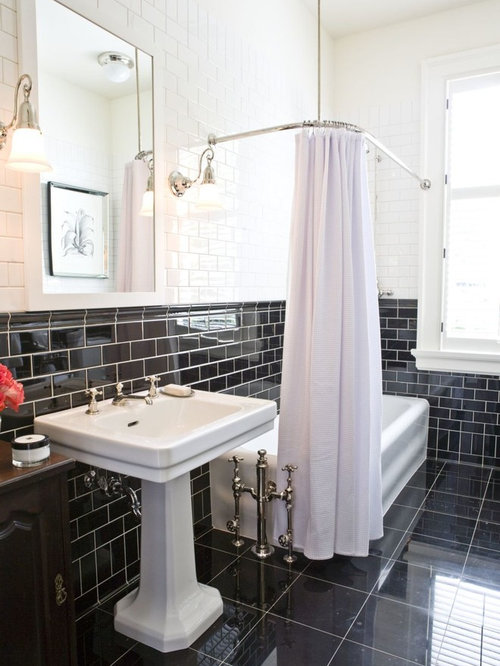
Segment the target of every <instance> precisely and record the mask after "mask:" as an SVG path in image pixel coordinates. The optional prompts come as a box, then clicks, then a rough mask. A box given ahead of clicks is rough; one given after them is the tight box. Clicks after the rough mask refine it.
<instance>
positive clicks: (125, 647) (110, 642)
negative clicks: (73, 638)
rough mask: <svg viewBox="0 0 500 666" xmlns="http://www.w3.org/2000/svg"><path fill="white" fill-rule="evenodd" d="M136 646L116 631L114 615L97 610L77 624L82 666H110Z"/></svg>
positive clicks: (78, 650)
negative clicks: (97, 665) (96, 665)
mask: <svg viewBox="0 0 500 666" xmlns="http://www.w3.org/2000/svg"><path fill="white" fill-rule="evenodd" d="M134 644H135V641H133V640H132V639H131V638H127V636H124V635H123V634H120V633H118V632H116V631H115V630H114V627H113V615H112V614H111V613H108V612H106V611H103V610H100V609H98V610H95V611H93V612H92V613H90V614H89V615H87V616H86V617H85V618H84V619H83V620H80V621H79V622H78V624H77V652H78V663H79V664H81V665H82V666H89V665H92V666H93V665H94V664H99V666H108V665H111V664H114V663H115V661H116V660H117V659H118V658H119V657H120V656H122V655H123V654H124V653H126V652H128V651H129V650H130V648H132V646H133V645H134Z"/></svg>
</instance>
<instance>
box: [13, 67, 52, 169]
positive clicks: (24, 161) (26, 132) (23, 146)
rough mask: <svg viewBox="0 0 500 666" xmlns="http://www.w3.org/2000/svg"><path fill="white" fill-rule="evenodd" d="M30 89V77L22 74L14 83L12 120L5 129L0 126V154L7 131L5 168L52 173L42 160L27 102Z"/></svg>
mask: <svg viewBox="0 0 500 666" xmlns="http://www.w3.org/2000/svg"><path fill="white" fill-rule="evenodd" d="M23 81H25V83H24V86H23V93H24V101H23V102H22V103H21V104H20V105H19V111H18V105H17V98H18V95H19V90H20V88H21V84H22V82H23ZM31 88H32V81H31V76H30V75H29V74H22V75H21V76H20V77H19V79H18V81H17V84H16V91H15V93H14V115H13V117H12V120H11V121H10V123H9V124H8V125H4V124H3V123H0V150H1V149H2V148H4V146H5V144H6V141H7V132H8V130H11V129H12V130H13V132H12V146H11V150H10V155H9V157H8V158H7V162H6V163H5V167H6V168H7V169H13V170H15V171H25V172H28V173H40V172H41V171H52V167H51V166H50V164H49V162H48V160H47V157H46V156H45V150H44V147H43V138H42V133H41V132H40V128H39V127H38V120H37V117H36V112H35V109H34V108H33V105H32V104H31V102H30V93H31Z"/></svg>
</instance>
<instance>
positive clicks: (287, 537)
mask: <svg viewBox="0 0 500 666" xmlns="http://www.w3.org/2000/svg"><path fill="white" fill-rule="evenodd" d="M296 469H297V465H285V466H284V467H282V468H281V470H282V471H283V472H288V478H287V480H286V488H285V490H284V491H283V495H284V497H282V499H283V500H284V501H285V505H286V533H285V534H281V535H280V536H279V537H278V543H279V545H280V546H283V548H288V553H287V554H286V555H284V556H283V559H284V560H285V562H288V563H289V564H291V563H292V562H295V560H296V559H297V556H296V555H294V554H293V520H292V518H293V515H292V512H293V487H292V474H293V473H294V472H295V471H296Z"/></svg>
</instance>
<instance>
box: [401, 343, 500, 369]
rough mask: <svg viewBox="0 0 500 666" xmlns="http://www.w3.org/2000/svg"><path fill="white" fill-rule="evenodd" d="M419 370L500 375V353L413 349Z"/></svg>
mask: <svg viewBox="0 0 500 666" xmlns="http://www.w3.org/2000/svg"><path fill="white" fill-rule="evenodd" d="M411 353H412V355H413V356H414V357H415V359H416V365H417V369H418V370H432V371H438V372H467V373H468V372H470V373H474V374H478V375H500V354H478V353H476V352H457V351H430V350H424V349H412V350H411Z"/></svg>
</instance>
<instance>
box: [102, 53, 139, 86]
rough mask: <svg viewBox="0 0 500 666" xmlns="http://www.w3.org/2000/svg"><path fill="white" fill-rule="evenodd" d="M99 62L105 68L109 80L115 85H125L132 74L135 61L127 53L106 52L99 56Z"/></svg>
mask: <svg viewBox="0 0 500 666" xmlns="http://www.w3.org/2000/svg"><path fill="white" fill-rule="evenodd" d="M97 62H98V63H99V64H100V65H101V67H103V68H104V73H105V74H106V76H107V78H108V79H109V80H110V81H112V82H113V83H123V82H124V81H126V80H127V79H128V78H129V77H130V74H131V70H132V69H133V67H134V61H133V60H132V58H131V57H130V56H128V55H125V53H118V52H115V51H105V52H104V53H100V54H99V55H98V56H97Z"/></svg>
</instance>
